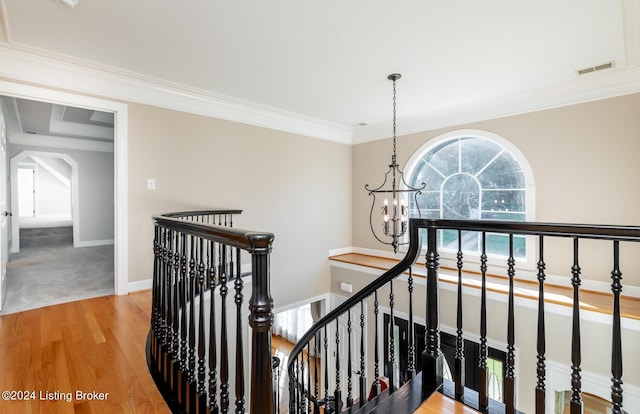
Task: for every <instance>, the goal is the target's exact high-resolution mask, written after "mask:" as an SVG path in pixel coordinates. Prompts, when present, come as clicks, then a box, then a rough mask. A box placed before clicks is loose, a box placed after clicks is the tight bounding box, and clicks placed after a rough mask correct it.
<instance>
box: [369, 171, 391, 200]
mask: <svg viewBox="0 0 640 414" xmlns="http://www.w3.org/2000/svg"><path fill="white" fill-rule="evenodd" d="M390 172H391V168H389V170H388V171H387V172H386V173H385V174H384V181H383V182H382V184H380V186H379V187H376V188H374V189H373V190H372V189H370V188H369V184H365V185H364V188H365V190H367V191H368V192H369V194H371V193H378V192H380V191H379V190H380V189H381V188H383V187H384V186H385V184H387V179H388V178H389V173H390Z"/></svg>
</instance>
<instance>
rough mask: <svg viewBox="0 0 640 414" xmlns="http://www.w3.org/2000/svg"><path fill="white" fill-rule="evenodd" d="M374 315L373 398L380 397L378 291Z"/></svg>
mask: <svg viewBox="0 0 640 414" xmlns="http://www.w3.org/2000/svg"><path fill="white" fill-rule="evenodd" d="M373 313H374V315H375V324H374V331H375V334H374V335H375V336H374V338H375V340H374V341H373V343H374V351H373V353H374V355H373V375H374V378H373V394H374V395H373V396H374V397H377V396H378V395H380V346H379V345H378V338H379V336H378V313H379V307H378V291H377V290H376V291H374V292H373Z"/></svg>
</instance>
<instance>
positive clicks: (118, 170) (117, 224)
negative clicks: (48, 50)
mask: <svg viewBox="0 0 640 414" xmlns="http://www.w3.org/2000/svg"><path fill="white" fill-rule="evenodd" d="M0 96H7V97H12V98H19V99H30V100H35V101H39V102H45V103H49V104H54V105H59V106H73V107H78V108H87V109H92V110H95V111H100V112H105V113H110V114H112V117H113V124H114V125H113V136H114V137H113V143H112V144H111V145H112V148H113V155H112V165H113V170H114V175H113V178H112V191H113V193H112V194H113V204H112V205H113V206H114V207H113V208H114V211H113V218H114V224H113V236H112V239H111V243H112V246H113V247H112V248H113V255H112V261H113V267H114V270H113V275H114V276H113V281H112V286H113V291H114V292H115V293H116V294H119V295H121V294H126V293H128V292H129V290H130V289H129V286H128V275H127V181H126V176H127V164H126V158H127V105H126V104H122V103H117V102H112V101H106V100H102V99H96V98H90V97H86V96H81V95H74V94H69V93H66V92H59V91H54V90H49V89H45V88H39V87H33V86H28V85H22V84H17V83H12V82H5V81H0ZM61 125H63V126H64V123H62V124H61ZM26 138H27V139H28V138H30V137H28V136H27V137H26ZM76 217H77V215H76ZM74 227H75V226H74ZM12 232H13V229H11V231H10V234H11V233H12ZM74 232H75V229H74ZM9 237H10V238H11V237H12V236H9ZM10 238H9V239H8V240H7V239H5V240H2V241H0V244H1V246H0V248H6V247H7V245H8V244H9V242H10V241H11V239H10ZM78 239H80V240H81V238H80V237H77V238H76V240H78ZM104 242H105V240H102V241H100V240H99V243H98V244H101V243H104Z"/></svg>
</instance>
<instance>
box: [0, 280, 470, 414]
mask: <svg viewBox="0 0 640 414" xmlns="http://www.w3.org/2000/svg"><path fill="white" fill-rule="evenodd" d="M150 309H151V292H150V291H145V292H140V293H135V294H130V295H126V296H106V297H101V298H95V299H87V300H83V301H78V302H71V303H65V304H61V305H55V306H49V307H44V308H40V309H35V310H30V311H26V312H21V313H15V314H10V315H2V316H0V391H3V394H2V399H0V414H5V413H7V414H9V413H47V414H49V413H53V414H57V413H105V414H106V413H109V414H110V413H160V414H163V413H169V412H170V411H169V409H168V408H167V406H166V405H165V402H164V400H163V399H162V396H161V395H160V393H159V392H158V390H157V388H156V386H155V384H154V382H153V380H152V379H151V376H150V375H149V371H148V369H147V364H146V356H145V342H146V338H147V332H148V330H149V314H150ZM283 342H284V341H283ZM288 346H290V345H289V344H287V347H284V346H283V344H282V343H279V342H277V341H276V343H275V344H274V352H275V351H276V350H278V349H279V350H281V351H282V350H283V349H282V348H287V349H286V350H289V349H288ZM287 355H288V354H287ZM283 365H285V366H286V361H283ZM284 376H286V373H285V375H284ZM287 382H288V381H286V379H285V380H284V381H282V384H281V386H282V388H281V391H284V392H282V394H284V395H282V394H281V395H280V398H281V403H282V405H281V412H282V413H286V412H287V411H288V410H287V408H288V407H287V396H286V391H285V390H286V388H285V386H284V384H286V383H287ZM432 400H433V401H432ZM434 410H436V411H434ZM416 412H417V413H420V414H429V413H436V412H437V413H471V412H475V411H473V410H468V409H466V408H464V407H463V406H461V405H459V404H457V403H455V402H452V401H451V400H448V399H447V398H446V397H444V398H442V397H440V395H439V394H437V395H435V396H434V397H432V399H430V400H429V401H428V403H426V404H425V405H423V407H422V408H420V409H418V411H416Z"/></svg>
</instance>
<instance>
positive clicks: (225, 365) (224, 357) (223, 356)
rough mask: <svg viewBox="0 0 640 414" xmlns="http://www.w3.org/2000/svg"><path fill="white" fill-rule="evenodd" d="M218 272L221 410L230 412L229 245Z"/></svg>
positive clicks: (223, 253)
mask: <svg viewBox="0 0 640 414" xmlns="http://www.w3.org/2000/svg"><path fill="white" fill-rule="evenodd" d="M220 249H221V250H220V254H219V255H218V257H219V260H220V262H219V264H218V269H219V271H218V274H219V276H220V411H221V412H222V414H227V413H228V412H229V339H228V338H227V294H228V293H229V288H228V287H227V281H228V278H229V275H228V273H227V271H228V269H227V265H228V263H227V246H224V245H221V246H220Z"/></svg>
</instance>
